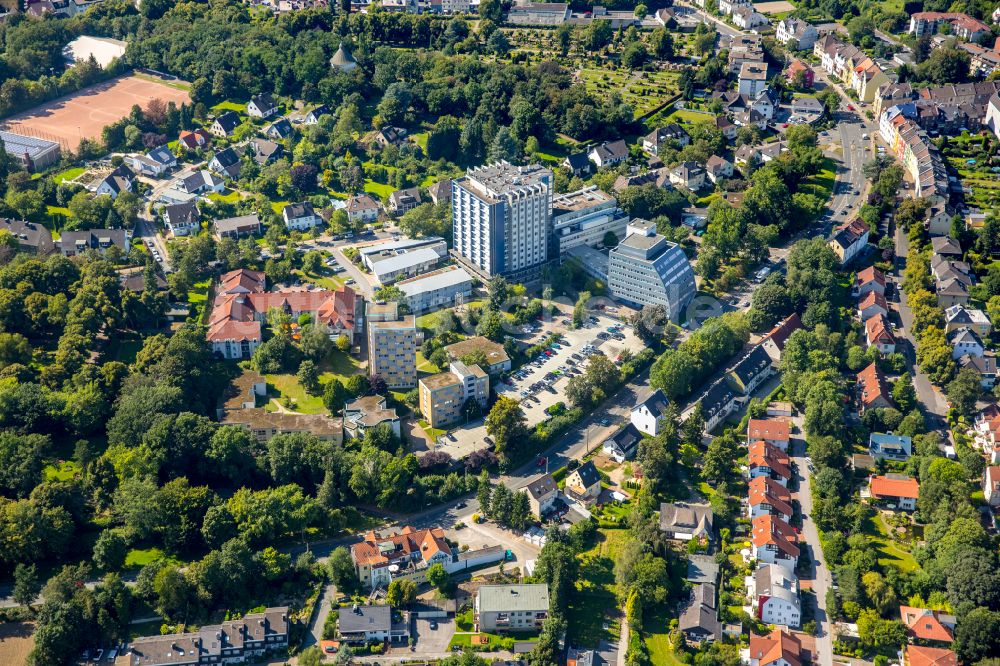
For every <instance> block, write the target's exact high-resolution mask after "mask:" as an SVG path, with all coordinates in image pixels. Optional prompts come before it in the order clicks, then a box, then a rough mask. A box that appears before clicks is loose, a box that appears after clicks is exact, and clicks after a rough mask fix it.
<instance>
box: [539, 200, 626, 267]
mask: <svg viewBox="0 0 1000 666" xmlns="http://www.w3.org/2000/svg"><path fill="white" fill-rule="evenodd" d="M627 225H628V215H626V214H625V212H624V211H623V210H622V209H621V208H619V207H618V200H617V199H615V198H614V197H613V196H611V195H610V194H607V193H606V192H603V191H601V190H599V189H597V187H596V186H594V185H591V186H589V187H584V188H583V189H580V190H577V191H575V192H567V193H566V194H560V195H559V196H556V197H554V198H553V199H552V240H553V246H554V247H553V255H556V254H558V255H559V256H561V255H563V254H565V253H566V252H567V251H568V250H569V249H571V248H574V247H577V246H580V245H589V246H597V245H601V244H603V243H604V238H605V236H607V235H608V232H611V233H612V234H614V235H615V239H616V240H621V239H622V238H624V237H625V228H626V226H627Z"/></svg>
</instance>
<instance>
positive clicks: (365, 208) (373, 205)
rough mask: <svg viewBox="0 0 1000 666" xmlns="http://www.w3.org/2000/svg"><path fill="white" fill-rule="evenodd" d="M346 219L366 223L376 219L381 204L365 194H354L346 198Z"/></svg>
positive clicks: (356, 222)
mask: <svg viewBox="0 0 1000 666" xmlns="http://www.w3.org/2000/svg"><path fill="white" fill-rule="evenodd" d="M346 210H347V219H349V220H350V221H351V222H353V223H355V224H358V223H360V224H368V223H369V222H374V221H375V220H377V219H378V214H379V212H380V211H381V210H382V206H381V205H380V204H379V203H378V202H377V201H375V199H373V198H372V197H370V196H369V195H367V194H355V195H354V196H353V197H351V198H350V199H348V200H347V208H346Z"/></svg>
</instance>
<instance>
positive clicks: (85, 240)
mask: <svg viewBox="0 0 1000 666" xmlns="http://www.w3.org/2000/svg"><path fill="white" fill-rule="evenodd" d="M129 240H130V234H129V232H127V231H126V230H124V229H88V230H87V231H64V232H63V233H62V236H61V237H60V238H59V241H58V245H59V250H60V251H61V252H62V253H63V256H66V257H76V256H79V255H82V254H83V253H84V252H87V251H93V252H97V253H98V254H100V255H101V256H104V255H105V254H106V253H107V251H108V250H110V249H111V248H113V247H117V248H118V249H119V250H121V253H122V255H123V256H127V255H128V251H129V248H130V247H131V246H130V245H129Z"/></svg>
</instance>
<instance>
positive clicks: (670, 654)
mask: <svg viewBox="0 0 1000 666" xmlns="http://www.w3.org/2000/svg"><path fill="white" fill-rule="evenodd" d="M667 623H668V620H667V617H666V615H665V614H664V613H654V614H653V617H651V618H649V619H648V620H645V621H644V622H643V624H644V629H645V630H646V631H647V632H648V633H647V634H646V647H647V648H649V658H650V661H651V662H652V663H654V664H657V665H658V666H685V665H684V662H683V661H681V660H680V659H678V658H677V653H676V652H674V648H673V646H672V645H670V636H669V628H668V627H667Z"/></svg>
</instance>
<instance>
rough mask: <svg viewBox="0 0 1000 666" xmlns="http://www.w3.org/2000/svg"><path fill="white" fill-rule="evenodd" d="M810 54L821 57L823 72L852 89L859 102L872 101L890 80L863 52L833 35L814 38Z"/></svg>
mask: <svg viewBox="0 0 1000 666" xmlns="http://www.w3.org/2000/svg"><path fill="white" fill-rule="evenodd" d="M813 54H814V55H815V56H816V57H817V58H819V59H820V64H821V66H822V67H823V70H824V71H826V72H827V73H828V74H831V75H833V76H836V77H837V78H838V79H840V80H841V81H843V82H844V83H845V84H846V85H847V86H848V87H850V88H852V89H853V90H854V92H855V93H857V95H858V99H860V100H861V101H862V102H871V101H873V100H874V99H875V97H876V95H877V93H878V91H879V88H880V87H881V86H883V85H885V84H887V83H889V77H887V76H886V75H885V72H883V71H882V68H881V67H879V66H878V64H877V63H876V62H875V61H874V60H872V59H871V58H870V57H869V56H868V55H867V54H865V52H864V51H862V50H861V49H859V48H858V47H856V46H854V45H853V44H845V43H843V42H841V41H840V40H839V39H837V38H836V37H834V36H833V35H832V34H831V35H827V36H825V37H823V38H822V39H819V40H817V41H816V43H815V44H814V45H813Z"/></svg>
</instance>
